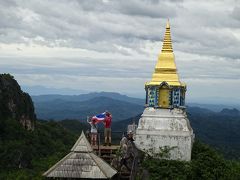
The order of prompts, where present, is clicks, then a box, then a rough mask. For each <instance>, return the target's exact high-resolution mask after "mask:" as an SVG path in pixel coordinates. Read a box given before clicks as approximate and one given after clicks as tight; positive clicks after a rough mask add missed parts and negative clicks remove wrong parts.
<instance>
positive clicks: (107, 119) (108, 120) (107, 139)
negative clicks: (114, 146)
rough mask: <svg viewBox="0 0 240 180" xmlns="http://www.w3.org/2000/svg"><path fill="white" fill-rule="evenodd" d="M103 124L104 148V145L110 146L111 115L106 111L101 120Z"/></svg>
mask: <svg viewBox="0 0 240 180" xmlns="http://www.w3.org/2000/svg"><path fill="white" fill-rule="evenodd" d="M103 124H104V138H105V143H104V146H106V145H109V146H111V141H112V138H111V124H112V115H111V114H110V113H109V112H108V111H106V112H105V118H104V120H103Z"/></svg>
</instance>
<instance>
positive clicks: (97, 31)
mask: <svg viewBox="0 0 240 180" xmlns="http://www.w3.org/2000/svg"><path fill="white" fill-rule="evenodd" d="M236 3H237V1H235V0H225V1H199V2H195V1H193V0H186V1H182V0H172V1H167V0H141V1H137V0H129V1H125V0H81V1H78V0H72V1H67V0H51V1H47V0H42V1H27V0H16V1H14V0H11V1H1V2H0V16H1V17H2V18H1V19H0V60H1V61H0V71H1V72H11V73H12V74H14V75H16V78H17V79H18V80H19V81H21V82H22V83H23V84H24V85H44V86H47V87H48V86H51V85H56V86H58V87H62V88H64V86H71V85H72V86H74V87H75V88H76V89H83V88H82V87H80V86H82V85H83V84H84V87H85V88H86V89H92V88H93V87H94V88H95V83H97V82H98V81H106V80H108V82H107V83H105V84H104V86H106V87H104V88H105V89H106V90H107V89H108V88H109V90H112V91H115V90H117V87H118V88H120V84H121V87H123V85H122V84H124V83H125V85H124V87H123V88H124V89H125V90H124V92H128V93H131V92H136V91H138V94H141V93H143V84H144V82H145V81H148V80H149V79H150V78H151V74H152V71H153V68H154V65H155V63H156V60H157V54H158V52H159V51H160V49H161V41H162V39H163V35H164V31H165V24H166V20H167V19H168V18H170V24H171V32H172V40H173V48H174V51H175V55H176V62H177V65H178V68H179V73H180V75H181V77H182V78H183V80H185V81H187V82H188V81H189V86H190V89H193V90H196V87H199V84H196V83H195V82H199V83H200V84H202V85H206V83H207V82H212V81H213V79H216V81H217V82H219V83H217V86H218V87H220V86H221V83H220V82H224V83H226V82H227V81H229V83H230V84H231V83H232V85H233V83H236V81H239V76H240V74H239V68H240V58H239V57H240V49H239V47H240V20H239V17H240V14H239V12H240V11H239V9H240V7H239V6H235V4H236ZM60 76H61V78H62V80H57V77H60ZM120 77H121V78H122V80H120ZM27 78H29V79H27ZM86 79H87V80H86ZM193 79H194V80H196V81H193ZM74 80H75V81H77V82H78V85H76V84H75V83H73V82H74ZM200 80H205V81H204V82H203V81H200ZM231 80H232V81H231ZM54 81H55V82H56V83H54ZM65 81H66V82H67V83H65V84H64V82H65ZM71 83H72V84H71ZM118 83H119V84H118ZM113 84H114V85H113ZM113 86H114V87H113ZM135 86H136V87H135ZM233 86H234V87H235V85H233ZM212 89H214V87H213V88H212ZM201 93H203V94H204V92H199V94H198V93H196V94H197V95H198V96H200V95H201ZM220 94H221V93H220ZM234 94H235V95H237V94H238V93H237V92H235V93H232V95H231V96H234ZM193 95H194V94H193Z"/></svg>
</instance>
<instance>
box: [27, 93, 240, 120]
mask: <svg viewBox="0 0 240 180" xmlns="http://www.w3.org/2000/svg"><path fill="white" fill-rule="evenodd" d="M32 99H33V101H34V105H35V109H36V114H37V117H38V118H39V119H46V120H49V119H53V120H63V119H78V120H82V119H86V116H92V115H96V114H99V113H101V112H103V111H105V110H108V111H111V112H112V114H113V117H114V121H119V120H123V119H127V118H131V117H134V116H137V115H138V114H140V113H142V111H143V109H144V103H145V102H144V99H139V98H132V97H128V96H126V95H122V94H119V93H114V92H100V93H89V94H81V95H57V94H55V95H54V94H53V95H39V96H32ZM188 107H189V108H190V107H199V108H203V109H209V110H210V111H213V112H220V111H221V110H222V109H224V108H225V109H229V108H233V107H234V106H230V105H213V104H197V103H189V104H188ZM235 107H237V108H238V106H235ZM198 110H200V109H198ZM209 110H208V111H209ZM198 112H199V111H198ZM202 113H204V114H206V113H207V111H204V112H202ZM223 113H224V112H223ZM228 113H235V112H228Z"/></svg>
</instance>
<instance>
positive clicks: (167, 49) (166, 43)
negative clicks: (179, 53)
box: [162, 20, 173, 53]
mask: <svg viewBox="0 0 240 180" xmlns="http://www.w3.org/2000/svg"><path fill="white" fill-rule="evenodd" d="M162 52H163V53H172V52H173V49H172V39H171V31H170V23H169V20H168V21H167V25H166V31H165V36H164V40H163V46H162Z"/></svg>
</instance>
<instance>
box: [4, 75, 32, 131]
mask: <svg viewBox="0 0 240 180" xmlns="http://www.w3.org/2000/svg"><path fill="white" fill-rule="evenodd" d="M0 118H5V119H16V120H17V121H19V122H20V123H21V125H22V126H23V127H24V128H25V129H27V130H34V123H35V120H36V115H35V113H34V105H33V102H32V99H31V97H30V96H29V95H28V94H27V93H25V92H23V91H22V90H21V87H20V86H19V84H18V83H17V81H16V80H15V79H14V77H13V76H11V75H10V74H0Z"/></svg>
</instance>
